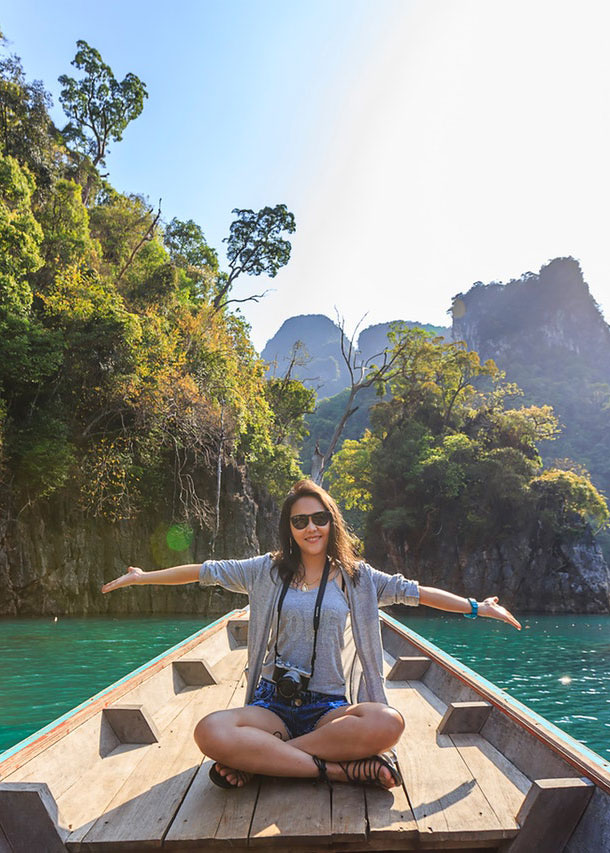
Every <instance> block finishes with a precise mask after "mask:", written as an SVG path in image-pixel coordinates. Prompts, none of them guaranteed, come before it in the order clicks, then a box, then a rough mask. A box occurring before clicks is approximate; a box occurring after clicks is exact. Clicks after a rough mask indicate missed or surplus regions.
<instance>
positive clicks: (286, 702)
mask: <svg viewBox="0 0 610 853" xmlns="http://www.w3.org/2000/svg"><path fill="white" fill-rule="evenodd" d="M299 698H300V699H301V700H302V704H301V705H295V704H294V703H293V702H292V700H291V699H283V698H282V697H281V696H278V695H276V691H275V684H274V683H273V682H272V681H267V679H266V678H261V680H260V681H259V683H258V687H257V688H256V692H255V694H254V698H253V699H252V701H251V702H248V705H258V706H259V707H260V708H268V709H269V711H273V713H274V714H277V715H278V717H279V718H280V719H281V721H282V722H283V723H284V725H285V726H286V728H287V730H288V734H289V735H290V737H291V738H293V737H300V736H301V735H306V734H309V732H311V731H313V730H314V729H315V727H316V723H317V722H318V721H319V720H321V719H322V717H323V716H324V714H327V713H328V712H329V711H333V710H334V709H335V708H341V706H342V705H349V704H350V703H349V702H348V701H347V699H346V698H345V696H331V695H329V694H328V693H316V692H315V690H304V691H303V693H301V695H300V696H299Z"/></svg>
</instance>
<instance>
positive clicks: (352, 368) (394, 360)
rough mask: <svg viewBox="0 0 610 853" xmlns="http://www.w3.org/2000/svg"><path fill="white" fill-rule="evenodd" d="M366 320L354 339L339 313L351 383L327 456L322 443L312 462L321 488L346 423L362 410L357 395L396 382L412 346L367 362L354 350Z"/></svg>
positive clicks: (314, 477)
mask: <svg viewBox="0 0 610 853" xmlns="http://www.w3.org/2000/svg"><path fill="white" fill-rule="evenodd" d="M365 317H366V314H365V315H364V316H363V317H362V318H361V319H360V320H359V321H358V323H357V324H356V327H355V329H354V334H353V336H352V338H351V339H350V338H348V337H347V335H346V334H345V323H344V320H343V318H342V317H340V316H339V315H338V314H337V325H338V326H339V330H340V333H341V339H340V348H341V355H342V356H343V360H344V361H345V364H346V367H347V370H348V373H349V376H350V382H351V384H350V386H349V394H348V397H347V401H346V403H345V408H344V410H343V414H342V415H341V417H340V418H339V421H338V422H337V425H336V427H335V430H334V432H333V435H332V438H331V440H330V444H329V445H328V449H327V450H326V453H324V454H322V452H321V451H320V447H319V445H318V443H316V447H315V450H314V453H313V459H312V463H311V479H312V480H313V481H314V482H315V483H318V485H321V483H322V479H323V477H324V472H325V470H326V469H327V468H328V466H329V464H330V461H331V459H332V457H333V455H334V453H335V450H336V449H337V445H338V444H339V439H340V438H341V435H342V434H343V430H344V429H345V425H346V423H347V422H348V420H349V419H350V418H351V416H352V415H353V414H354V412H356V411H358V408H359V407H358V406H354V400H355V399H356V395H357V394H359V393H360V392H361V391H363V390H364V389H365V388H370V387H371V386H372V385H375V384H377V383H381V382H389V381H390V380H392V379H393V378H394V377H395V376H396V375H397V373H398V367H397V364H398V362H399V360H400V358H401V356H402V354H403V353H404V351H405V349H406V347H407V344H408V342H407V341H404V342H399V343H398V345H397V346H396V347H394V349H393V350H392V351H391V352H388V350H387V349H385V350H384V351H383V352H382V353H377V354H376V355H372V356H369V358H368V359H366V360H363V359H362V358H360V356H359V353H358V351H354V339H355V337H356V334H357V332H358V330H359V328H360V326H361V324H362V322H363V320H364V318H365ZM379 356H383V360H382V362H381V364H380V365H376V364H375V363H374V359H377V358H379ZM356 377H358V378H356Z"/></svg>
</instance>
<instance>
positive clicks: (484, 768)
mask: <svg viewBox="0 0 610 853" xmlns="http://www.w3.org/2000/svg"><path fill="white" fill-rule="evenodd" d="M451 740H452V741H453V743H454V745H455V747H456V748H457V750H458V752H459V753H460V755H461V756H462V758H463V759H464V761H465V763H466V764H467V765H468V769H469V770H470V772H471V773H472V775H473V776H474V777H475V779H476V780H477V782H478V784H479V787H480V789H481V791H482V792H483V794H484V795H485V797H486V799H487V802H488V803H489V804H490V806H491V807H492V809H493V810H494V812H495V813H496V816H497V818H498V820H499V821H500V824H501V825H502V826H503V827H505V828H506V829H509V830H510V829H513V830H515V831H516V830H517V829H518V826H519V825H518V823H517V812H518V811H519V809H520V808H521V806H522V804H523V801H524V799H525V796H526V794H527V792H528V791H529V789H530V787H531V784H532V783H531V782H530V780H529V779H528V778H527V776H524V774H523V773H521V771H520V770H518V769H517V768H516V767H515V766H514V764H511V762H510V761H509V760H508V759H507V758H506V757H505V756H504V755H502V753H501V752H498V750H497V749H496V748H495V747H494V746H492V745H491V744H490V743H489V742H488V741H486V740H485V738H484V737H481V735H479V734H454V735H451Z"/></svg>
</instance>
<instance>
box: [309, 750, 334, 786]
mask: <svg viewBox="0 0 610 853" xmlns="http://www.w3.org/2000/svg"><path fill="white" fill-rule="evenodd" d="M311 757H312V758H313V760H314V762H315V765H316V767H317V768H318V779H319V780H320V781H321V782H326V784H327V785H328V787H329V788H332V782H331V781H330V779H329V778H328V775H327V773H326V761H324V759H323V758H318V756H317V755H312V756H311Z"/></svg>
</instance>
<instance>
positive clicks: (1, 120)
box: [0, 56, 60, 197]
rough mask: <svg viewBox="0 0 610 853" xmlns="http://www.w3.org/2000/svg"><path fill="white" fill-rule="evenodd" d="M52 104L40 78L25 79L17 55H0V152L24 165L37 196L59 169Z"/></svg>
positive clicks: (56, 134)
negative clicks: (32, 178) (2, 56)
mask: <svg viewBox="0 0 610 853" xmlns="http://www.w3.org/2000/svg"><path fill="white" fill-rule="evenodd" d="M51 106H52V102H51V96H50V95H49V93H48V92H46V91H45V89H44V86H43V84H42V82H41V81H40V80H34V82H32V83H29V82H28V81H27V80H26V78H25V74H24V72H23V67H22V65H21V60H20V58H19V57H18V56H8V57H4V58H3V59H0V153H1V154H4V156H10V157H14V158H15V159H16V160H17V161H18V162H19V164H20V165H21V166H27V168H28V169H29V170H30V172H31V173H32V175H33V176H34V177H35V180H36V194H37V196H40V197H43V196H44V195H45V194H46V193H47V192H48V191H49V189H50V188H51V187H52V185H53V182H54V180H55V177H56V175H57V173H58V170H59V169H58V161H59V160H60V152H59V146H58V136H59V134H58V133H57V130H56V129H55V127H54V125H53V122H52V121H51V119H50V117H49V112H48V111H49V109H50V108H51Z"/></svg>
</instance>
